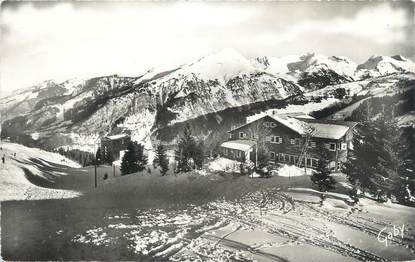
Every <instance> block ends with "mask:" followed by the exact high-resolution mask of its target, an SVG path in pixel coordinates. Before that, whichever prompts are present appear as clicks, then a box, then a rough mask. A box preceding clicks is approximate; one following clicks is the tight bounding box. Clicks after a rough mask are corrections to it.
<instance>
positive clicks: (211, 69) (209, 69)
mask: <svg viewBox="0 0 415 262" xmlns="http://www.w3.org/2000/svg"><path fill="white" fill-rule="evenodd" d="M257 71H258V70H257V69H256V68H255V67H254V66H253V65H252V64H251V62H250V61H249V60H248V59H246V58H245V57H244V56H242V55H241V54H240V53H238V52H237V51H235V50H234V49H231V48H226V49H223V50H221V51H220V52H218V53H214V54H211V55H209V56H205V57H202V58H201V59H199V60H198V61H196V62H194V63H190V64H187V65H185V66H183V67H182V68H181V69H180V70H178V71H177V73H178V74H181V75H189V74H195V75H196V76H197V77H199V78H201V79H204V80H214V79H218V80H219V81H225V82H226V81H227V80H229V79H231V78H234V77H236V76H238V75H242V74H250V73H254V72H257Z"/></svg>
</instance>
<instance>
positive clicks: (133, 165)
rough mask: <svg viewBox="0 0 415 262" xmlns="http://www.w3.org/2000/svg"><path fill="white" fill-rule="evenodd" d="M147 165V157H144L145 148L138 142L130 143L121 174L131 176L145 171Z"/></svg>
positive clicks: (123, 160) (123, 159) (122, 163)
mask: <svg viewBox="0 0 415 262" xmlns="http://www.w3.org/2000/svg"><path fill="white" fill-rule="evenodd" d="M146 165H147V157H146V156H145V155H144V146H142V145H141V144H137V143H136V142H130V143H129V144H128V146H127V150H126V152H125V154H124V156H123V158H122V162H121V174H122V175H126V174H131V173H136V172H139V171H143V170H144V169H145V168H146Z"/></svg>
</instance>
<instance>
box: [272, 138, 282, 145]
mask: <svg viewBox="0 0 415 262" xmlns="http://www.w3.org/2000/svg"><path fill="white" fill-rule="evenodd" d="M271 143H276V144H281V143H282V137H280V136H271Z"/></svg>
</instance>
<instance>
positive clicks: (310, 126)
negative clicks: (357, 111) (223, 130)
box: [232, 114, 357, 140]
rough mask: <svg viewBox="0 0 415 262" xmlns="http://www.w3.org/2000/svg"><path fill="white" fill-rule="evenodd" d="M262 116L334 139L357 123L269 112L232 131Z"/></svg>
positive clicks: (296, 128) (313, 135) (303, 133)
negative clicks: (269, 113)
mask: <svg viewBox="0 0 415 262" xmlns="http://www.w3.org/2000/svg"><path fill="white" fill-rule="evenodd" d="M264 117H270V118H272V119H274V120H275V121H277V122H279V123H280V124H282V125H284V126H286V127H288V128H289V129H291V130H293V131H294V132H296V133H298V134H300V135H306V134H311V137H316V138H326V139H335V140H337V139H340V138H342V137H343V136H344V135H345V134H346V133H347V131H349V130H350V129H351V128H353V127H354V126H356V124H357V123H355V122H350V121H340V120H321V119H313V118H304V117H289V116H287V115H276V114H271V115H265V116H263V117H261V118H257V119H254V120H252V121H250V122H248V123H247V124H244V125H242V126H240V127H238V128H235V129H233V130H232V131H234V130H237V129H239V128H241V127H243V126H246V125H248V124H251V123H253V122H255V121H257V120H259V119H262V118H264Z"/></svg>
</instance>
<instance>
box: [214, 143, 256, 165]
mask: <svg viewBox="0 0 415 262" xmlns="http://www.w3.org/2000/svg"><path fill="white" fill-rule="evenodd" d="M255 147H256V142H255V141H252V140H232V141H227V142H224V143H222V144H221V146H220V150H221V154H222V155H223V156H224V157H226V158H229V159H232V160H236V161H239V162H247V161H248V160H250V161H254V159H255Z"/></svg>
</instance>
